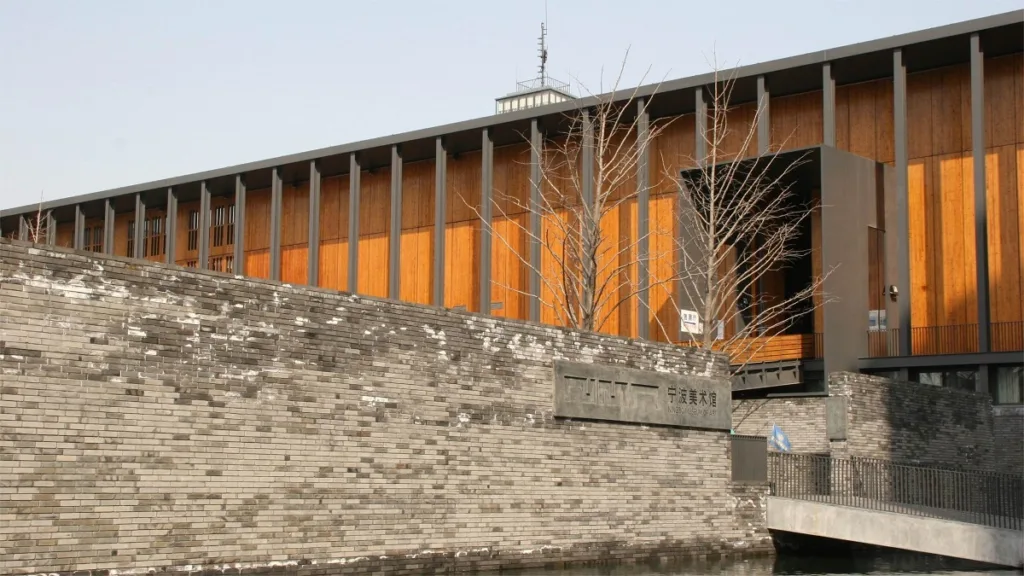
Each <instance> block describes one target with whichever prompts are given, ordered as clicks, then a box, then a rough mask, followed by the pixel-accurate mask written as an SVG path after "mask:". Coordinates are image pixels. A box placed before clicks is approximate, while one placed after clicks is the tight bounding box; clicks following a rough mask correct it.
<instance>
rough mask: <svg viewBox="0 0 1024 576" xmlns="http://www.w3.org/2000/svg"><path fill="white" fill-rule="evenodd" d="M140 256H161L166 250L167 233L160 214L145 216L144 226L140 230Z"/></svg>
mask: <svg viewBox="0 0 1024 576" xmlns="http://www.w3.org/2000/svg"><path fill="white" fill-rule="evenodd" d="M142 238H143V245H142V256H143V257H149V256H161V255H163V254H164V252H166V250H167V234H166V232H164V219H163V217H162V216H158V217H156V218H147V219H146V226H145V228H143V230H142Z"/></svg>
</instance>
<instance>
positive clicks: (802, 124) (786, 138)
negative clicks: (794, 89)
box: [769, 90, 823, 150]
mask: <svg viewBox="0 0 1024 576" xmlns="http://www.w3.org/2000/svg"><path fill="white" fill-rule="evenodd" d="M822 106H823V102H822V95H821V91H820V90H817V91H814V92H806V93H804V94H795V95H792V96H783V97H781V98H772V101H771V116H770V117H769V120H770V122H771V137H772V146H771V149H772V150H793V149H795V148H803V147H805V146H814V145H816V144H820V143H821V142H822Z"/></svg>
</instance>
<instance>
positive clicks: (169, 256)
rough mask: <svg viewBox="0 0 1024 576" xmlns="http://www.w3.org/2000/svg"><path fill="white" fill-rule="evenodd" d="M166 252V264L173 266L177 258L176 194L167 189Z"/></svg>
mask: <svg viewBox="0 0 1024 576" xmlns="http://www.w3.org/2000/svg"><path fill="white" fill-rule="evenodd" d="M166 228H167V240H166V242H167V250H166V262H167V263H168V264H174V263H175V261H176V260H177V256H178V193H177V192H175V191H174V188H168V189H167V225H166Z"/></svg>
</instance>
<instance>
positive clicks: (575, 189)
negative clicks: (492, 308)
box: [482, 52, 669, 331]
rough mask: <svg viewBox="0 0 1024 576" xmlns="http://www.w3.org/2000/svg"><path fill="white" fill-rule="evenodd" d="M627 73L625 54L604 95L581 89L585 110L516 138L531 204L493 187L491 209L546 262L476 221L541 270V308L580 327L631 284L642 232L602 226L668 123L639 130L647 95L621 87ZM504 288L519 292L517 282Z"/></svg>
mask: <svg viewBox="0 0 1024 576" xmlns="http://www.w3.org/2000/svg"><path fill="white" fill-rule="evenodd" d="M627 57H628V52H627ZM625 69H626V58H624V59H623V61H622V64H621V66H620V67H619V69H618V71H617V74H616V75H615V78H614V80H613V82H612V86H611V87H610V89H609V90H608V91H606V92H603V93H601V94H594V93H592V92H590V91H589V90H587V89H586V87H583V88H582V91H583V92H584V94H583V96H584V100H581V102H585V106H578V107H577V108H575V109H574V110H572V111H570V112H568V113H566V114H565V115H564V117H563V121H562V122H561V123H560V125H559V126H558V127H557V130H551V131H549V132H548V133H546V134H545V135H544V137H543V138H542V139H541V142H540V143H539V145H537V144H536V143H534V142H532V141H531V139H530V138H529V135H523V136H524V140H526V141H527V142H530V146H531V148H532V149H534V150H533V152H534V153H535V154H536V156H537V157H538V158H539V159H540V162H539V166H538V172H539V181H540V187H541V194H540V199H539V201H537V202H533V201H532V200H531V199H530V197H529V196H527V197H526V198H523V197H522V195H521V194H515V193H507V192H502V191H500V190H498V191H495V194H494V209H495V211H496V214H495V215H496V216H497V217H498V218H501V219H502V220H503V221H507V222H510V223H511V224H512V226H513V230H516V231H517V232H518V234H517V235H518V236H525V237H526V238H527V239H528V241H535V242H537V243H539V245H540V249H541V252H542V256H541V260H542V262H544V264H542V263H535V262H531V261H530V259H529V253H528V252H529V251H528V250H525V251H524V250H520V249H517V248H516V247H514V246H512V243H513V242H512V241H510V239H509V238H507V237H506V236H507V234H502V233H500V231H498V230H497V229H496V228H495V227H494V226H493V225H492V223H491V222H482V225H483V226H487V227H489V228H490V229H491V231H492V237H493V238H494V239H495V240H496V241H497V242H500V243H503V244H504V245H505V246H506V247H507V248H508V249H509V250H510V251H511V252H512V253H513V254H515V255H516V256H517V257H518V260H519V261H520V262H521V263H522V264H523V266H524V267H525V268H526V269H527V270H531V271H533V272H535V273H536V274H537V275H538V276H539V278H540V282H541V285H542V289H541V290H540V292H541V293H540V294H539V295H538V298H539V300H540V305H541V307H542V308H545V309H548V310H551V311H552V312H553V315H554V318H555V321H556V322H557V323H559V324H562V325H566V326H570V327H573V328H576V329H580V330H588V331H594V330H600V329H602V327H604V326H605V325H606V323H607V322H608V321H609V319H611V318H612V317H613V315H615V314H617V313H618V312H619V311H620V308H621V307H622V306H623V305H624V304H626V303H627V302H630V301H632V299H633V298H634V297H635V296H636V294H637V292H638V290H639V283H638V282H636V277H637V273H638V263H639V251H638V246H639V244H640V242H641V241H642V240H643V239H644V238H646V236H643V237H640V236H638V235H637V234H635V233H632V232H629V231H627V232H625V233H618V234H616V233H615V232H614V231H610V230H609V228H610V227H609V226H608V225H607V224H608V223H609V221H610V220H611V219H613V218H614V217H615V216H616V215H618V214H619V210H620V209H623V207H626V206H628V205H629V204H630V203H632V202H635V201H636V198H637V196H638V195H639V194H640V192H641V190H640V188H639V183H638V179H637V170H639V169H640V167H641V157H642V156H644V154H645V153H646V151H647V150H648V149H649V147H650V144H651V142H652V141H653V140H654V139H655V138H656V137H657V136H658V134H659V133H660V132H661V131H662V130H664V128H665V127H666V126H667V124H661V125H658V126H651V127H648V128H647V130H646V132H645V134H646V136H645V137H644V136H643V135H642V134H641V131H640V130H639V128H640V125H639V123H640V121H641V117H642V115H644V114H645V113H646V111H647V106H648V105H649V103H650V101H651V98H650V96H648V97H647V98H640V97H638V94H637V90H636V89H633V90H631V91H628V92H623V91H622V90H620V88H619V87H620V83H621V81H622V78H623V74H624V72H625ZM645 77H646V74H645ZM602 83H603V82H602ZM640 85H642V82H641V83H640ZM655 92H656V90H655ZM651 187H653V186H651V185H648V188H651ZM504 206H508V208H507V209H506V208H504ZM507 211H516V212H518V213H527V214H530V215H536V216H539V217H540V221H541V230H540V232H539V234H535V233H533V232H531V230H530V229H529V227H528V226H527V225H524V224H523V223H521V222H520V221H518V220H516V219H515V218H509V217H508V214H507V213H506V212H507ZM668 280H669V279H664V280H662V281H668ZM657 283H658V282H651V284H652V285H656V284H657ZM503 288H504V289H506V290H510V291H512V292H514V293H519V294H524V293H525V291H524V290H523V289H522V288H521V287H518V286H503ZM639 313H641V314H645V313H647V311H646V310H641V311H640V312H639Z"/></svg>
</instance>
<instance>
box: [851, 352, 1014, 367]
mask: <svg viewBox="0 0 1024 576" xmlns="http://www.w3.org/2000/svg"><path fill="white" fill-rule="evenodd" d="M1022 361H1024V353H1021V352H985V353H980V352H972V353H966V354H939V355H934V356H891V357H886V358H861V359H860V369H861V370H869V371H870V370H900V369H903V368H910V369H914V368H943V367H954V366H982V365H992V364H1020V363H1021V362H1022Z"/></svg>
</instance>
